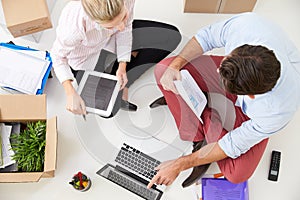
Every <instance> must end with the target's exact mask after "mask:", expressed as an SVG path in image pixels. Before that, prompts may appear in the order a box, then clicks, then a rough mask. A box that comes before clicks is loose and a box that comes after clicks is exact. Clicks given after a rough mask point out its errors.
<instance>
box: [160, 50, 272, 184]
mask: <svg viewBox="0 0 300 200" xmlns="http://www.w3.org/2000/svg"><path fill="white" fill-rule="evenodd" d="M173 59H174V57H171V58H168V59H165V60H163V61H161V62H160V63H159V64H157V66H156V68H155V77H156V81H157V83H158V86H159V88H160V90H161V91H162V93H163V94H164V96H165V99H166V101H167V104H168V107H169V109H170V111H171V113H172V115H173V117H174V119H175V123H176V125H177V128H178V130H179V134H180V138H181V139H182V140H187V141H202V140H203V139H204V138H205V139H206V141H207V143H213V142H217V141H218V140H219V139H220V138H222V137H223V136H224V135H225V134H226V133H227V132H228V131H227V130H225V129H224V128H223V127H222V123H221V120H220V116H219V114H218V112H217V111H215V110H214V109H211V108H208V107H206V108H205V109H204V111H203V113H202V116H201V118H202V120H203V124H202V123H201V122H200V121H199V120H198V118H197V117H196V115H195V114H194V113H193V111H192V110H191V109H190V108H189V107H188V105H187V104H186V103H185V102H184V100H183V99H182V98H181V97H180V96H179V95H176V94H174V93H173V92H170V91H165V90H164V89H163V88H162V87H161V85H160V81H159V80H160V78H161V76H162V74H163V73H164V71H165V70H166V69H167V66H168V65H169V64H170V62H171V61H172V60H173ZM222 59H223V56H206V55H203V56H200V57H198V58H197V59H195V60H193V61H192V62H190V63H188V64H187V65H186V66H185V67H184V68H183V69H186V70H188V71H189V72H190V74H191V75H192V77H193V78H194V79H195V81H196V82H197V84H198V86H199V87H200V88H201V89H202V90H203V91H204V92H209V93H218V94H221V95H223V96H225V97H226V98H227V99H228V100H230V101H232V102H233V105H234V104H235V101H236V99H237V96H236V95H233V94H230V93H228V92H225V90H224V89H223V88H222V86H221V84H220V78H219V74H218V73H217V68H218V67H219V65H220V63H221V61H222ZM232 112H235V116H236V118H235V123H234V125H233V127H234V128H237V127H239V126H240V125H241V124H242V123H243V122H244V121H247V120H249V118H248V117H247V116H246V115H245V114H244V113H243V112H242V111H241V109H240V107H237V106H234V110H232ZM267 143H268V139H265V140H263V141H262V142H260V143H259V144H257V145H255V146H253V147H252V148H251V149H250V150H249V151H247V152H246V153H245V154H243V155H241V156H240V157H238V158H236V159H232V158H229V157H228V158H226V159H223V160H221V161H218V162H217V163H218V165H219V167H220V170H221V172H222V173H223V174H224V176H225V177H226V178H227V179H228V180H230V181H231V182H234V183H239V182H243V181H245V180H247V179H248V178H249V177H250V176H251V175H252V174H253V172H254V171H255V169H256V167H257V165H258V163H259V161H260V159H261V157H262V155H263V153H264V150H265V148H266V145H267Z"/></svg>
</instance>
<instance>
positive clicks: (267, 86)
mask: <svg viewBox="0 0 300 200" xmlns="http://www.w3.org/2000/svg"><path fill="white" fill-rule="evenodd" d="M219 73H220V75H221V81H222V83H223V84H224V86H225V90H226V91H228V92H230V93H232V94H238V95H255V94H263V93H266V92H268V91H270V90H272V88H273V87H274V86H275V85H276V82H277V80H278V79H279V77H280V62H279V61H278V60H277V58H276V56H275V54H274V53H273V51H272V50H269V49H267V48H266V47H263V46H252V45H247V44H245V45H243V46H240V47H238V48H236V49H234V50H233V51H232V52H231V54H230V55H229V56H228V57H226V58H225V60H224V61H223V62H222V63H221V66H220V68H219Z"/></svg>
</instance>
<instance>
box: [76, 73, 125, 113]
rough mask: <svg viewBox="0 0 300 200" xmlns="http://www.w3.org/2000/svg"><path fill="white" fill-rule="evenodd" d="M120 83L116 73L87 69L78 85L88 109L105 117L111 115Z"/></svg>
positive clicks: (79, 92)
mask: <svg viewBox="0 0 300 200" xmlns="http://www.w3.org/2000/svg"><path fill="white" fill-rule="evenodd" d="M119 90H120V84H119V82H118V79H117V77H116V76H114V75H110V74H106V73H101V72H96V71H85V72H84V74H83V77H82V79H81V82H80V84H79V86H78V90H77V92H78V94H79V95H80V96H81V98H82V99H83V100H84V102H85V106H86V111H87V112H89V113H95V114H98V115H101V116H104V117H108V116H110V114H111V112H112V109H113V107H114V104H115V102H116V99H117V96H118V93H119Z"/></svg>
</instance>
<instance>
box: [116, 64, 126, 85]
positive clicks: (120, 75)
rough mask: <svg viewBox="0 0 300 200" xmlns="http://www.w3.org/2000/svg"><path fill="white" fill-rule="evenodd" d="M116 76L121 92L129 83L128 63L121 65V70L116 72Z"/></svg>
mask: <svg viewBox="0 0 300 200" xmlns="http://www.w3.org/2000/svg"><path fill="white" fill-rule="evenodd" d="M116 76H117V77H118V79H119V82H120V90H122V89H123V88H124V87H125V86H126V84H127V82H128V79H127V74H126V62H120V63H119V68H118V70H117V72H116Z"/></svg>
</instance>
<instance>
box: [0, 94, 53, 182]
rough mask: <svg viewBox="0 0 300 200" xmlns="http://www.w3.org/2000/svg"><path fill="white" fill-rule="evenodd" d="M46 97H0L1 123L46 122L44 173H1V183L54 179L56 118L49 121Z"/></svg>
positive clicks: (12, 95) (22, 95) (13, 95)
mask: <svg viewBox="0 0 300 200" xmlns="http://www.w3.org/2000/svg"><path fill="white" fill-rule="evenodd" d="M46 107H47V104H46V95H24V94H9V95H0V112H1V113H0V122H29V121H38V120H46V147H45V162H44V171H43V172H12V173H0V182H7V183H8V182H11V183H15V182H37V181H39V180H40V178H50V177H54V173H55V168H56V146H57V131H56V117H53V118H50V119H47V112H46Z"/></svg>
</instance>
